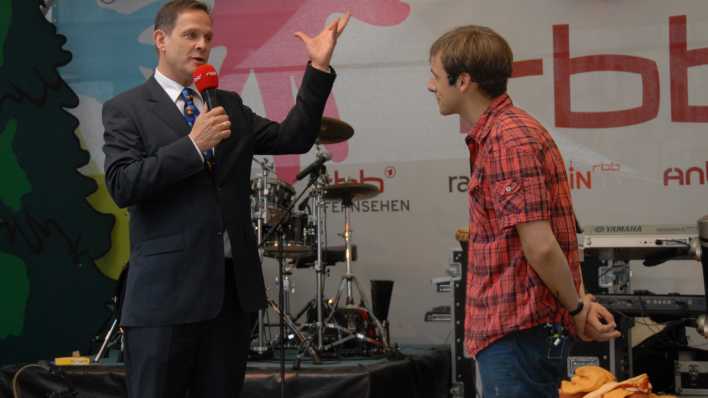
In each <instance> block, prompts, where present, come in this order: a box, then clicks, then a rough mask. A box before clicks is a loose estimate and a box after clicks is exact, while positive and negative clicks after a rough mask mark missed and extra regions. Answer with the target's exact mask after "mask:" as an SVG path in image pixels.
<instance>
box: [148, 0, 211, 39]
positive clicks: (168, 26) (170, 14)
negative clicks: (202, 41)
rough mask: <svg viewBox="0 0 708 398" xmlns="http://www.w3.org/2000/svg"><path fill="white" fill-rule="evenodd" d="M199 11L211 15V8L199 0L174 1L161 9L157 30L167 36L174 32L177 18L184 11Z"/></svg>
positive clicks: (157, 17)
mask: <svg viewBox="0 0 708 398" xmlns="http://www.w3.org/2000/svg"><path fill="white" fill-rule="evenodd" d="M189 10H198V11H204V12H205V13H207V14H209V15H211V14H210V12H209V6H208V5H206V4H204V3H202V2H201V1H198V0H172V1H169V2H167V3H165V4H163V5H162V7H160V10H159V11H157V15H155V30H161V31H163V32H165V33H167V34H170V33H171V32H172V29H173V28H174V27H175V23H176V22H177V17H178V16H179V14H181V13H183V12H184V11H189Z"/></svg>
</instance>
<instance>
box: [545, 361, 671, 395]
mask: <svg viewBox="0 0 708 398" xmlns="http://www.w3.org/2000/svg"><path fill="white" fill-rule="evenodd" d="M651 389H652V387H651V383H650V382H649V376H647V374H646V373H643V374H641V375H639V376H635V377H632V378H629V379H627V380H624V381H619V382H618V381H616V380H615V378H614V376H613V375H612V374H611V373H610V372H608V371H606V370H605V369H602V368H600V367H598V366H583V367H580V368H578V369H576V370H575V374H574V375H573V377H572V379H571V380H570V381H566V380H564V381H562V382H561V388H560V390H559V394H560V398H676V397H674V396H673V395H656V394H653V393H652V392H651Z"/></svg>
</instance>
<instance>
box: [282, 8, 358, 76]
mask: <svg viewBox="0 0 708 398" xmlns="http://www.w3.org/2000/svg"><path fill="white" fill-rule="evenodd" d="M350 16H351V13H350V12H349V11H347V13H346V14H344V15H343V16H341V17H339V18H337V19H336V20H335V21H334V22H332V23H331V24H329V26H327V27H326V28H324V29H323V30H322V31H321V32H320V33H319V34H318V35H317V36H315V37H310V36H308V35H307V34H306V33H303V32H296V33H295V37H297V38H299V39H300V40H302V42H303V43H305V49H306V50H307V56H308V57H310V61H311V62H312V67H313V68H317V69H319V70H322V71H325V72H329V63H330V60H331V59H332V53H334V47H335V46H336V45H337V38H338V37H339V35H340V34H342V32H343V31H344V28H345V27H346V26H347V23H349V17H350Z"/></svg>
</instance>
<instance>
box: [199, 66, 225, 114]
mask: <svg viewBox="0 0 708 398" xmlns="http://www.w3.org/2000/svg"><path fill="white" fill-rule="evenodd" d="M192 80H194V84H195V85H196V86H197V90H199V93H200V94H201V95H202V98H203V99H204V102H205V103H206V106H207V109H209V110H211V109H212V108H214V107H217V106H219V105H218V104H217V103H216V92H215V90H216V89H217V88H218V87H219V76H218V75H217V74H216V69H214V67H213V66H211V65H209V64H202V65H199V67H197V69H195V70H194V72H193V73H192Z"/></svg>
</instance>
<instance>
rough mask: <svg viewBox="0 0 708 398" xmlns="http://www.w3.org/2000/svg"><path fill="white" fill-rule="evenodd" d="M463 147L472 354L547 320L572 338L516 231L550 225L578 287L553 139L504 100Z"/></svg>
mask: <svg viewBox="0 0 708 398" xmlns="http://www.w3.org/2000/svg"><path fill="white" fill-rule="evenodd" d="M466 142H467V145H468V147H469V149H470V170H471V176H470V182H469V189H468V194H469V217H470V225H469V231H470V240H469V253H468V259H469V263H468V272H467V300H466V303H467V307H466V319H465V350H466V351H467V354H469V355H472V356H474V355H476V354H477V353H478V352H479V351H481V350H483V349H484V348H486V347H487V346H489V345H490V344H492V343H493V342H494V341H496V340H498V339H500V338H502V337H503V336H505V335H507V334H509V333H510V332H513V331H517V330H524V329H528V328H531V327H534V326H536V325H539V324H543V323H547V322H554V323H556V322H562V323H563V324H564V325H565V326H566V327H567V328H568V329H569V330H571V331H572V332H574V329H575V328H574V325H573V322H572V319H571V317H570V315H569V314H568V311H567V310H565V309H564V308H563V306H562V305H561V304H560V303H559V302H558V300H557V299H556V298H555V297H554V296H553V294H552V293H551V291H550V290H549V289H548V288H547V287H546V285H545V284H544V283H543V281H542V280H541V278H540V277H539V276H538V275H537V274H536V272H535V271H534V270H533V268H532V267H531V266H530V265H529V263H528V262H527V261H526V258H525V256H524V253H523V251H522V249H521V241H520V239H519V234H518V232H517V231H516V228H515V226H516V225H517V224H523V223H528V222H532V221H539V220H547V221H549V222H550V224H551V228H552V230H553V233H554V234H555V237H556V240H557V241H558V243H559V245H560V247H561V249H562V250H563V252H564V253H565V255H566V257H567V259H568V264H569V266H570V270H571V273H572V275H573V279H574V281H575V285H576V288H579V286H580V265H579V261H578V244H577V236H576V230H575V215H574V212H573V206H572V203H571V193H570V187H569V185H568V180H567V177H566V171H565V163H564V162H563V158H562V156H561V154H560V151H559V150H558V147H557V146H556V144H555V142H554V141H553V138H552V137H551V135H550V134H549V133H548V131H546V129H545V128H544V127H543V126H542V125H541V124H540V123H539V122H538V121H537V120H536V119H534V118H533V117H531V116H530V115H528V114H527V113H526V112H524V111H523V110H521V109H519V108H516V107H514V106H513V104H512V102H511V99H510V98H509V96H508V95H506V94H505V95H502V96H500V97H498V98H496V99H495V100H494V101H493V102H492V103H491V104H490V106H489V108H488V109H487V110H486V111H485V112H484V113H483V114H482V116H481V117H480V119H479V120H478V121H477V123H476V124H475V125H474V127H473V128H472V130H471V131H470V133H469V134H468V135H467V137H466Z"/></svg>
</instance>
